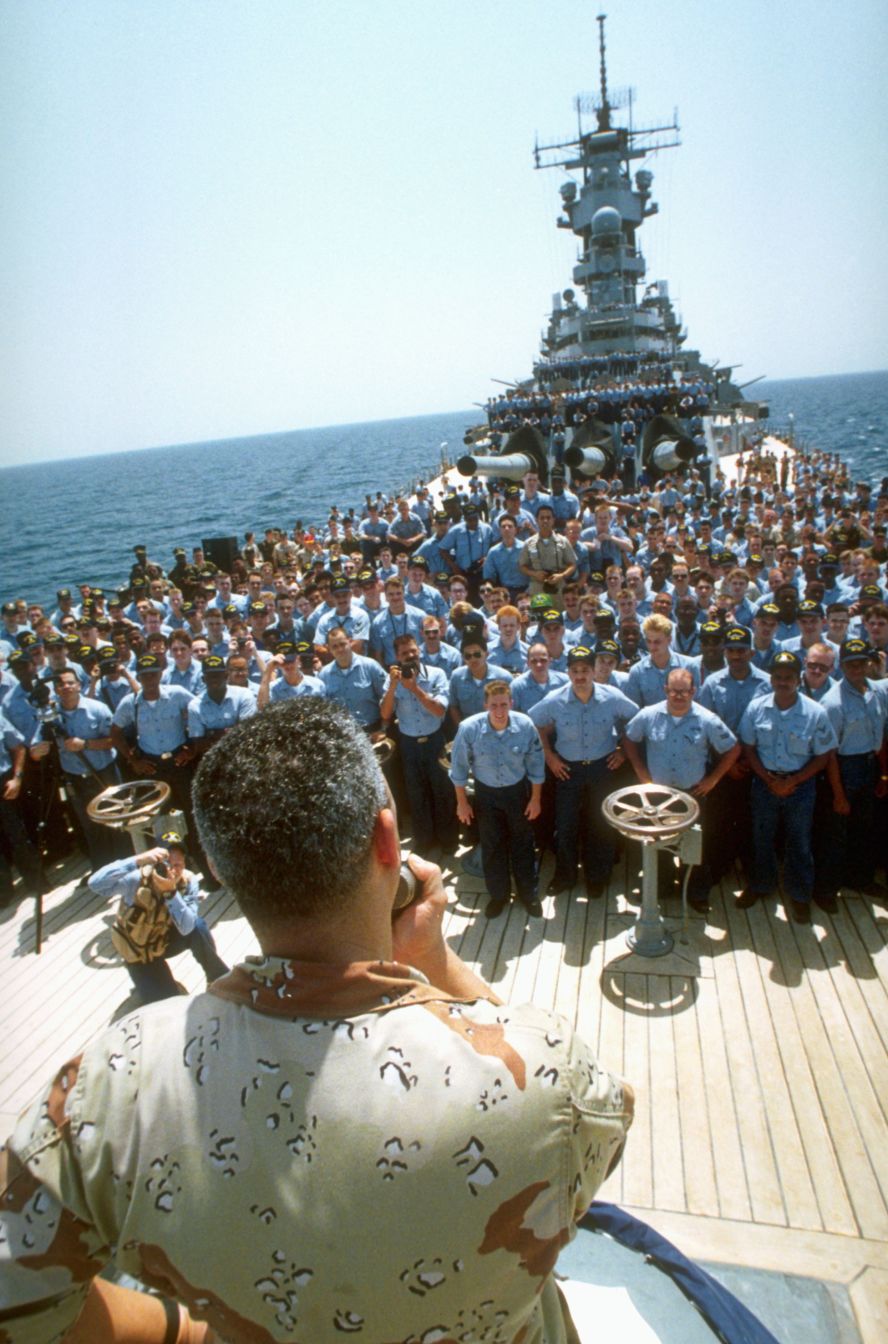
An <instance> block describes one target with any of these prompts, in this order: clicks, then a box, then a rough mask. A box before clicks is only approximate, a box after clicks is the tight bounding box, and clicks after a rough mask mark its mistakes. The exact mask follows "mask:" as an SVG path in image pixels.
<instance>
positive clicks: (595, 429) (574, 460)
mask: <svg viewBox="0 0 888 1344" xmlns="http://www.w3.org/2000/svg"><path fill="white" fill-rule="evenodd" d="M564 461H565V465H566V466H568V467H570V469H571V472H572V473H573V474H574V475H575V476H576V475H580V476H587V477H593V476H600V475H602V474H604V475H605V476H610V475H612V474H613V472H615V471H616V469H617V458H616V453H615V452H614V439H613V434H612V432H611V427H610V425H606V424H605V423H604V421H603V420H590V421H589V423H588V424H585V425H582V426H581V427H580V429H578V430H577V431H576V432H575V434H574V436H573V439H572V440H571V444H570V447H569V448H567V449H565V453H564Z"/></svg>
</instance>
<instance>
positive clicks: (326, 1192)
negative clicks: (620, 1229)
mask: <svg viewBox="0 0 888 1344" xmlns="http://www.w3.org/2000/svg"><path fill="white" fill-rule="evenodd" d="M194 801H195V812H196V816H197V818H198V825H199V827H200V830H201V834H202V838H203V841H204V844H205V845H206V848H207V851H208V853H209V854H210V855H211V856H212V862H213V865H214V867H215V868H216V870H217V871H218V875H219V877H220V878H221V879H222V880H223V881H224V882H225V884H226V886H227V887H228V888H229V890H231V891H232V892H234V893H235V894H236V895H237V897H238V900H239V902H240V905H241V908H242V910H243V912H244V914H245V915H246V917H247V918H248V919H249V921H250V923H251V924H252V926H253V929H254V931H255V934H256V937H257V939H258V942H259V945H260V947H261V949H262V955H260V956H257V957H254V958H249V959H248V960H247V961H246V962H244V963H243V964H242V965H240V966H238V967H236V968H235V969H234V970H233V971H232V972H230V973H229V974H228V975H226V976H224V977H223V978H222V979H221V980H217V981H216V982H215V983H214V984H213V985H212V986H210V987H209V988H208V989H207V991H206V992H205V993H203V994H198V995H195V996H194V997H192V998H178V999H170V1000H167V1001H165V1002H164V1003H161V1004H156V1005H153V1006H152V1007H151V1008H147V1009H144V1010H142V1011H140V1012H137V1013H135V1014H132V1015H131V1016H129V1017H127V1018H125V1019H124V1020H123V1021H122V1022H119V1023H116V1024H115V1025H114V1026H112V1027H111V1028H109V1030H108V1031H107V1032H105V1033H104V1035H103V1036H101V1037H100V1038H99V1039H98V1040H97V1041H96V1042H94V1043H93V1044H92V1045H90V1046H89V1047H88V1048H87V1049H86V1051H85V1052H84V1053H83V1055H82V1056H80V1057H79V1058H78V1059H75V1060H72V1061H70V1062H69V1063H68V1064H66V1065H65V1066H64V1067H63V1068H62V1070H61V1071H60V1072H59V1074H58V1075H57V1077H56V1079H55V1080H54V1081H53V1083H52V1084H51V1085H50V1086H49V1087H48V1088H46V1089H45V1091H44V1092H43V1093H42V1095H41V1096H39V1097H38V1098H37V1100H36V1101H35V1103H34V1105H33V1107H32V1108H31V1109H30V1110H29V1111H28V1112H26V1113H25V1115H24V1116H23V1117H22V1119H21V1121H20V1123H19V1125H18V1127H17V1129H16V1132H15V1135H14V1137H13V1138H12V1140H11V1141H10V1144H9V1145H8V1147H7V1149H6V1151H5V1154H4V1158H5V1168H6V1169H5V1173H4V1174H3V1176H2V1178H0V1300H2V1301H3V1304H4V1307H6V1308H7V1310H8V1314H7V1315H6V1316H5V1317H4V1320H3V1326H2V1330H5V1332H6V1334H5V1336H4V1338H5V1339H9V1340H12V1341H15V1342H16V1344H18V1342H19V1341H29V1342H30V1341H32V1340H43V1339H48V1338H50V1337H54V1332H55V1331H56V1330H61V1329H63V1328H64V1327H65V1326H66V1325H68V1324H69V1323H70V1322H72V1321H74V1320H75V1319H76V1318H77V1315H78V1312H80V1311H81V1309H82V1308H83V1310H84V1315H83V1317H82V1318H81V1325H80V1327H79V1328H80V1329H81V1332H85V1333H82V1336H81V1337H82V1338H84V1339H86V1338H90V1335H89V1328H90V1327H91V1326H95V1322H97V1321H103V1320H104V1319H105V1318H106V1317H107V1316H108V1315H110V1316H111V1318H112V1321H111V1325H112V1328H113V1330H114V1331H117V1330H118V1327H117V1322H120V1323H121V1329H122V1325H123V1323H125V1322H126V1321H127V1314H126V1306H125V1305H124V1306H123V1307H121V1305H120V1303H119V1302H118V1301H117V1299H116V1298H115V1297H114V1295H113V1291H112V1290H109V1289H108V1288H107V1287H106V1286H105V1285H101V1284H100V1285H97V1284H96V1283H95V1282H94V1281H93V1280H94V1276H95V1275H96V1274H97V1273H98V1271H99V1270H100V1269H101V1268H102V1266H103V1265H104V1264H105V1263H106V1261H108V1260H109V1259H110V1258H111V1254H112V1248H116V1254H115V1259H116V1263H117V1266H118V1268H120V1269H123V1270H124V1271H126V1272H128V1273H130V1274H133V1275H134V1276H135V1277H137V1278H138V1279H140V1280H142V1281H143V1282H144V1283H146V1284H148V1285H149V1286H151V1287H153V1288H155V1289H158V1290H160V1292H161V1293H163V1294H165V1295H166V1296H167V1298H169V1299H176V1300H178V1302H179V1303H181V1304H184V1307H186V1308H187V1310H188V1312H189V1313H190V1318H188V1317H183V1318H182V1321H181V1322H180V1324H179V1336H178V1338H179V1339H180V1340H184V1339H185V1338H189V1339H204V1338H207V1339H209V1338H212V1334H206V1332H205V1327H202V1326H196V1325H195V1324H194V1321H195V1320H200V1321H205V1322H208V1323H209V1327H210V1328H211V1331H218V1332H219V1334H220V1335H221V1336H222V1337H223V1338H224V1339H225V1340H227V1341H249V1342H250V1344H272V1342H273V1341H276V1340H284V1339H287V1340H295V1341H309V1340H310V1341H312V1344H324V1342H325V1341H331V1342H332V1341H339V1340H340V1339H341V1338H342V1334H343V1333H349V1334H352V1335H355V1336H357V1337H358V1338H363V1339H366V1340H367V1341H371V1340H372V1341H374V1344H379V1341H383V1340H384V1341H395V1340H408V1339H409V1340H422V1339H426V1338H428V1339H433V1338H434V1339H451V1338H452V1339H456V1338H459V1337H460V1336H461V1335H464V1334H465V1333H466V1332H467V1331H471V1332H473V1333H474V1336H475V1337H476V1338H480V1337H481V1336H482V1334H483V1335H484V1337H485V1338H490V1339H491V1340H493V1339H496V1340H503V1341H505V1340H512V1339H514V1338H516V1337H521V1338H522V1339H524V1340H525V1341H526V1342H527V1344H533V1342H534V1341H537V1342H539V1341H541V1340H543V1339H545V1340H547V1341H549V1342H550V1344H557V1341H565V1340H567V1339H568V1338H569V1337H570V1336H569V1333H568V1332H569V1329H570V1324H569V1320H568V1318H567V1316H566V1309H565V1308H564V1307H563V1305H562V1301H561V1298H560V1296H559V1294H558V1291H557V1288H556V1285H555V1281H554V1278H553V1277H552V1268H553V1266H554V1264H555V1260H556V1258H557V1255H558V1252H559V1250H560V1248H561V1247H562V1246H563V1245H564V1244H565V1242H567V1241H568V1240H569V1239H570V1237H571V1236H572V1234H573V1228H574V1223H575V1220H576V1219H577V1218H578V1217H579V1216H581V1215H582V1213H583V1212H584V1210H585V1208H586V1206H587V1205H588V1203H589V1201H590V1199H591V1198H592V1196H593V1195H594V1193H595V1191H596V1189H597V1188H598V1186H599V1184H600V1183H601V1181H602V1180H603V1178H604V1176H605V1175H606V1174H607V1172H608V1171H609V1170H611V1169H612V1168H613V1167H614V1166H615V1165H616V1163H617V1161H618V1160H619V1156H620V1153H621V1151H622V1147H623V1142H624V1137H625V1133H626V1129H627V1127H628V1125H629V1123H630V1119H631V1109H632V1107H631V1100H632V1097H631V1090H630V1089H629V1088H628V1087H625V1086H624V1085H623V1084H621V1083H620V1082H619V1081H617V1080H616V1079H614V1078H611V1077H610V1076H609V1075H608V1074H606V1073H605V1072H604V1071H602V1070H600V1069H599V1067H598V1065H597V1063H596V1061H595V1059H594V1058H593V1056H592V1053H591V1051H590V1050H589V1048H588V1047H587V1046H586V1045H585V1044H584V1043H583V1042H582V1041H581V1040H580V1039H579V1038H578V1037H576V1036H575V1035H574V1033H573V1031H572V1030H571V1028H570V1027H569V1026H568V1024H567V1023H566V1022H564V1021H562V1020H561V1019H559V1018H557V1017H555V1016H554V1015H553V1014H550V1013H546V1012H542V1011H540V1010H538V1009H535V1008H533V1007H516V1008H512V1007H508V1006H504V1005H503V1004H501V1003H500V1002H499V1001H498V1000H497V998H496V996H495V995H494V994H493V993H492V991H491V990H490V989H489V988H488V987H487V986H486V985H485V984H484V983H483V982H482V981H480V980H479V979H478V978H477V977H476V976H475V975H474V974H473V973H472V972H471V971H470V970H469V969H468V968H467V967H466V966H465V965H464V964H463V963H462V962H461V961H460V960H459V958H458V957H457V956H456V955H455V954H454V953H453V952H452V951H451V950H450V949H449V948H448V946H447V944H446V943H445V941H444V939H443V937H442V920H443V914H444V910H445V906H446V897H445V893H444V890H443V887H442V885H441V875H440V871H439V870H438V869H437V868H436V867H435V866H434V865H432V864H429V863H426V862H424V861H422V860H419V859H415V858H413V859H411V867H412V870H413V875H414V877H415V879H416V885H417V898H416V899H415V900H414V902H413V903H412V904H410V905H408V906H406V908H404V909H401V910H398V911H395V912H394V913H393V907H394V905H395V902H396V899H397V892H398V890H399V881H400V877H401V854H400V842H399V837H398V830H397V821H396V818H395V815H394V813H393V810H392V807H391V799H390V795H389V794H388V791H387V789H386V786H385V783H384V780H383V778H382V775H381V773H380V771H379V768H378V765H377V763H376V760H375V758H374V756H373V753H372V749H371V747H370V745H369V743H368V742H367V739H366V736H365V735H364V734H363V733H362V732H361V730H360V728H359V726H358V725H357V724H356V723H355V722H354V720H353V719H352V717H351V715H349V714H348V712H347V711H346V710H344V709H342V708H341V707H340V706H338V705H335V704H332V703H330V702H328V701H325V700H321V699H317V698H314V697H305V698H302V699H299V700H296V701H291V702H289V703H286V704H283V705H280V706H272V707H271V708H269V709H268V710H266V711H265V712H264V713H263V714H260V715H258V716H256V717H255V718H253V719H251V720H249V721H245V722H244V723H242V724H239V725H237V726H235V727H234V728H233V729H232V730H231V732H229V733H227V734H226V735H225V737H224V738H223V739H222V740H221V741H220V742H219V743H217V744H216V745H215V746H214V747H213V748H212V749H211V750H210V751H209V752H208V753H207V755H206V756H205V757H204V759H203V761H202V763H201V766H200V770H199V772H198V775H197V778H196V781H195V791H194ZM116 1291H117V1293H118V1294H119V1293H120V1292H121V1291H122V1290H120V1289H118V1290H116ZM126 1300H127V1299H126V1297H124V1299H123V1301H124V1304H125V1303H126ZM144 1301H145V1299H144V1298H143V1299H142V1303H144ZM84 1303H85V1304H86V1305H85V1307H84ZM136 1305H137V1306H139V1305H141V1303H139V1302H138V1300H137V1302H136ZM153 1305H154V1304H153ZM96 1312H99V1313H100V1314H99V1315H98V1316H96V1315H95V1314H94V1313H96ZM101 1313H103V1314H101ZM192 1318H193V1319H192ZM84 1321H85V1322H86V1324H84ZM485 1332H489V1333H486V1334H485ZM93 1337H99V1334H98V1332H97V1330H94V1335H93ZM100 1337H101V1338H104V1339H114V1338H122V1337H123V1336H122V1334H121V1333H119V1332H116V1333H109V1332H108V1328H107V1327H105V1332H104V1333H102V1334H101V1336H100ZM133 1337H134V1336H133V1335H132V1334H130V1335H128V1336H127V1338H133ZM175 1337H176V1336H175V1334H174V1333H172V1334H170V1333H168V1334H167V1335H166V1338H175ZM140 1338H142V1339H144V1340H146V1341H147V1340H154V1339H156V1340H157V1344H161V1341H162V1340H163V1339H164V1338H165V1336H164V1332H163V1329H162V1328H159V1332H158V1333H156V1334H152V1333H150V1330H149V1329H148V1328H147V1327H146V1330H145V1331H144V1332H143V1333H142V1334H141V1336H140Z"/></svg>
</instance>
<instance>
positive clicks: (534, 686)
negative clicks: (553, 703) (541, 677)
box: [509, 667, 567, 714]
mask: <svg viewBox="0 0 888 1344" xmlns="http://www.w3.org/2000/svg"><path fill="white" fill-rule="evenodd" d="M566 685H567V673H566V672H553V671H552V669H551V667H550V668H549V676H548V678H547V679H546V681H544V682H543V684H542V686H541V685H540V683H539V682H538V681H534V679H533V676H532V674H531V673H530V672H522V673H521V676H520V677H516V678H515V680H514V681H513V682H512V685H511V686H510V687H509V689H510V691H511V692H512V704H513V705H514V707H515V709H517V710H520V711H521V713H522V714H529V713H530V711H531V710H532V709H533V707H534V705H538V704H539V703H540V701H541V700H545V698H546V696H547V695H548V694H549V693H550V692H551V691H557V690H559V688H560V687H562V686H566Z"/></svg>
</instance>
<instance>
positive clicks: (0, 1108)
mask: <svg viewBox="0 0 888 1344" xmlns="http://www.w3.org/2000/svg"><path fill="white" fill-rule="evenodd" d="M80 871H81V867H78V866H76V865H75V866H72V867H71V868H69V869H67V870H65V869H62V870H60V871H59V873H58V879H59V882H60V885H59V886H58V887H57V889H56V890H55V891H54V892H53V893H52V895H50V896H48V897H47V898H46V899H45V908H46V925H45V935H44V936H45V946H44V950H43V952H42V954H41V955H40V956H39V957H38V956H35V955H34V952H33V947H34V921H33V906H32V903H31V902H22V904H21V906H20V907H19V909H18V910H17V911H6V912H3V913H2V914H0V964H2V966H3V986H4V993H3V1001H2V1008H0V1017H2V1037H3V1040H4V1041H5V1042H6V1049H5V1050H4V1052H3V1058H2V1063H0V1122H2V1125H3V1128H4V1132H8V1130H9V1128H10V1127H11V1124H12V1122H13V1121H14V1118H15V1115H16V1114H17V1112H18V1111H19V1110H20V1108H21V1107H22V1106H24V1105H25V1103H26V1102H27V1101H28V1100H29V1099H30V1097H31V1096H32V1095H33V1094H34V1093H35V1091H36V1090H37V1088H38V1087H39V1086H40V1084H41V1082H42V1081H43V1080H45V1079H46V1078H47V1077H48V1076H49V1074H50V1073H51V1072H52V1071H54V1070H55V1068H56V1067H57V1066H58V1064H59V1063H60V1062H62V1061H63V1060H64V1059H65V1058H66V1057H67V1056H68V1055H69V1054H70V1053H73V1052H75V1051H76V1050H77V1049H78V1048H79V1047H80V1046H81V1045H82V1044H83V1043H84V1042H85V1041H86V1040H88V1039H89V1038H90V1037H91V1036H92V1035H94V1034H95V1033H96V1032H98V1031H99V1030H100V1029H101V1028H102V1027H103V1026H105V1025H106V1024H107V1023H108V1022H109V1021H110V1020H111V1019H112V1018H113V1017H117V1016H119V1015H121V1013H122V1012H125V1011H128V1010H129V1008H131V1007H133V1006H135V1004H134V1001H133V999H132V998H131V997H130V995H129V979H128V977H127V974H126V971H125V969H124V967H123V966H122V964H121V963H120V962H119V961H118V960H117V958H116V956H115V954H114V953H113V950H112V947H111V942H110V938H109V935H108V925H109V922H110V913H109V910H108V907H107V906H106V905H105V904H104V903H103V902H101V901H100V900H99V899H98V898H96V897H95V896H93V895H92V894H91V893H90V892H89V891H88V890H86V889H83V888H78V886H77V877H78V875H79V872H80ZM547 875H548V874H547V873H545V874H544V876H547ZM638 880H639V879H638V875H637V874H636V873H635V872H634V871H632V865H628V864H624V865H619V866H618V868H617V869H616V870H615V873H614V880H613V881H612V883H611V888H610V891H609V893H608V896H607V898H606V899H603V900H599V901H588V900H586V899H585V898H584V897H583V896H581V895H579V894H578V893H575V894H573V895H571V896H566V895H565V896H560V897H557V898H553V897H547V898H546V899H545V901H544V908H545V917H544V919H543V920H527V919H526V918H525V916H524V913H523V911H522V910H521V909H520V907H517V906H512V907H510V910H509V912H507V914H506V915H504V916H501V917H500V918H499V919H497V920H494V921H488V920H486V919H485V918H484V916H483V914H481V909H482V908H483V905H484V902H485V899H486V898H485V895H484V894H483V887H482V883H481V882H480V881H479V880H476V879H471V878H466V877H462V876H460V877H459V880H458V882H456V883H455V884H454V885H452V886H451V906H450V910H449V915H448V922H447V930H446V933H447V938H448V940H449V942H450V943H451V945H452V946H453V947H454V948H455V949H456V950H457V951H458V952H459V953H460V955H461V956H462V957H463V958H464V959H465V960H466V961H468V962H469V963H470V964H471V965H472V966H473V967H475V969H477V971H478V972H479V973H480V974H481V975H483V976H484V977H485V979H486V980H488V981H489V982H490V983H491V984H492V985H493V986H494V987H495V988H496V990H497V991H498V992H499V993H500V994H501V995H502V996H503V997H504V998H506V999H509V1000H511V1001H513V1002H518V1001H523V1000H532V1001H534V1002H535V1003H538V1004H540V1005H541V1006H543V1007H546V1008H554V1009H555V1010H557V1011H558V1012H560V1013H563V1014H564V1016H565V1017H566V1018H567V1019H568V1021H570V1022H571V1023H572V1024H574V1025H575V1026H576V1027H577V1028H578V1029H579V1030H580V1032H581V1033H582V1034H583V1035H584V1036H585V1037H586V1038H587V1039H588V1040H589V1041H590V1042H592V1043H593V1045H594V1046H595V1047H596V1048H597V1051H598V1054H599V1057H600V1059H601V1061H602V1062H603V1063H604V1064H605V1065H606V1066H607V1067H608V1068H610V1069H612V1070H614V1071H616V1072H618V1073H621V1074H623V1075H624V1076H625V1077H626V1078H628V1079H629V1080H630V1081H631V1082H632V1083H633V1085H634V1087H635V1088H636V1092H637V1098H638V1103H637V1119H636V1122H635V1126H634V1129H633V1132H632V1135H631V1138H630V1141H629V1143H628V1145H627V1149H626V1155H625V1159H624V1162H623V1164H622V1166H621V1168H620V1170H619V1172H618V1173H617V1175H616V1176H615V1177H614V1178H613V1179H612V1180H611V1182H610V1183H609V1185H608V1187H606V1189H605V1191H604V1192H603V1193H604V1194H605V1195H606V1196H607V1197H609V1198H611V1199H613V1200H615V1201H616V1202H618V1203H620V1204H622V1205H624V1206H625V1207H627V1208H630V1209H632V1210H635V1211H637V1212H638V1213H639V1214H640V1216H642V1217H643V1218H645V1219H646V1220H647V1221H648V1222H650V1223H652V1224H653V1225H654V1226H656V1227H658V1228H659V1229H660V1230H661V1231H663V1232H664V1233H665V1234H666V1235H667V1236H669V1237H671V1238H672V1239H673V1240H674V1241H675V1242H676V1243H677V1244H678V1245H679V1246H680V1247H681V1248H682V1249H683V1250H685V1251H686V1252H687V1253H688V1254H689V1255H691V1256H693V1257H696V1258H700V1259H704V1258H705V1259H707V1260H715V1261H723V1262H728V1263H732V1264H739V1265H745V1266H751V1267H757V1268H762V1269H771V1270H776V1271H780V1272H783V1273H787V1274H798V1275H803V1276H809V1277H813V1278H818V1279H822V1280H827V1281H831V1282H836V1283H840V1284H845V1285H848V1287H849V1291H850V1295H851V1298H852V1301H853V1302H854V1304H855V1308H856V1310H857V1312H858V1317H859V1321H860V1325H861V1329H862V1331H863V1334H864V1338H870V1339H873V1340H875V1339H877V1338H878V1339H884V1338H885V1337H886V1334H885V1329H886V1319H885V1314H884V1313H885V1311H886V1306H885V1301H886V1293H888V1123H886V1121H888V1068H886V1058H888V1054H886V1045H888V993H886V982H888V950H886V932H888V911H886V910H883V909H881V908H880V907H878V906H874V905H873V904H872V903H871V902H870V901H869V900H868V899H866V898H863V897H860V896H857V895H854V894H851V893H847V894H846V898H845V900H844V901H843V902H842V906H841V910H840V913H839V914H838V915H836V916H834V917H829V916H825V915H822V914H820V912H817V913H816V915H815V920H814V923H813V924H812V925H811V926H810V927H806V926H798V925H793V924H791V923H788V922H787V919H786V917H785V915H784V913H783V910H782V908H775V907H774V904H773V902H772V903H770V904H769V906H768V907H766V906H765V905H764V904H760V905H758V906H756V907H755V908H754V909H752V910H749V911H745V912H738V911H736V910H735V909H734V905H733V893H732V892H731V891H729V890H728V889H727V888H726V887H725V888H723V889H722V890H721V891H720V892H717V893H716V892H714V893H713V898H714V899H713V908H712V912H711V914H710V916H709V918H708V919H707V920H705V921H704V920H703V919H702V918H701V917H700V916H698V915H692V917H691V920H690V924H689V929H688V932H687V941H686V942H685V943H683V942H682V941H681V936H682V935H681V929H680V908H679V905H678V902H677V901H676V902H675V903H674V904H672V905H667V907H666V910H665V913H666V915H667V920H668V922H669V923H670V925H671V926H672V927H673V928H674V929H675V930H676V933H677V937H676V948H675V951H674V952H673V953H671V954H669V956H667V957H664V958H658V959H653V960H652V959H648V960H643V959H641V958H639V957H637V956H635V955H629V954H628V949H627V948H626V945H625V941H624V935H625V932H626V930H627V928H628V927H629V926H630V925H631V923H632V921H633V917H634V916H633V911H634V909H635V908H636V907H637V900H638V894H637V893H638ZM627 890H628V891H629V893H630V894H629V899H628V900H627V897H626V894H625V893H626V891H627ZM205 908H206V914H207V918H208V920H209V922H210V923H211V924H212V925H213V927H214V931H215V935H216V938H217V942H218V945H219V950H220V953H221V955H222V956H223V957H224V958H225V959H226V960H228V961H229V962H233V961H234V960H236V959H237V958H239V957H241V956H243V955H245V954H247V953H248V952H250V951H251V950H254V943H253V939H252V935H251V934H250V931H249V929H248V927H247V925H246V922H245V921H244V920H243V918H242V917H241V916H240V914H239V912H238V910H237V908H236V906H235V905H234V903H233V901H232V900H231V899H230V898H229V897H228V896H227V895H226V894H225V893H224V892H222V893H218V894H217V895H215V896H213V897H211V898H209V899H208V900H207V902H206V907H205ZM174 967H175V970H176V973H177V975H178V978H179V979H180V980H181V982H182V983H183V984H184V985H185V986H186V987H187V988H188V989H189V990H194V989H198V988H200V985H201V979H202V977H201V973H200V970H199V968H198V967H197V966H196V964H195V963H194V962H193V961H192V960H191V959H190V957H183V958H180V959H178V961H177V962H176V963H174Z"/></svg>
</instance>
